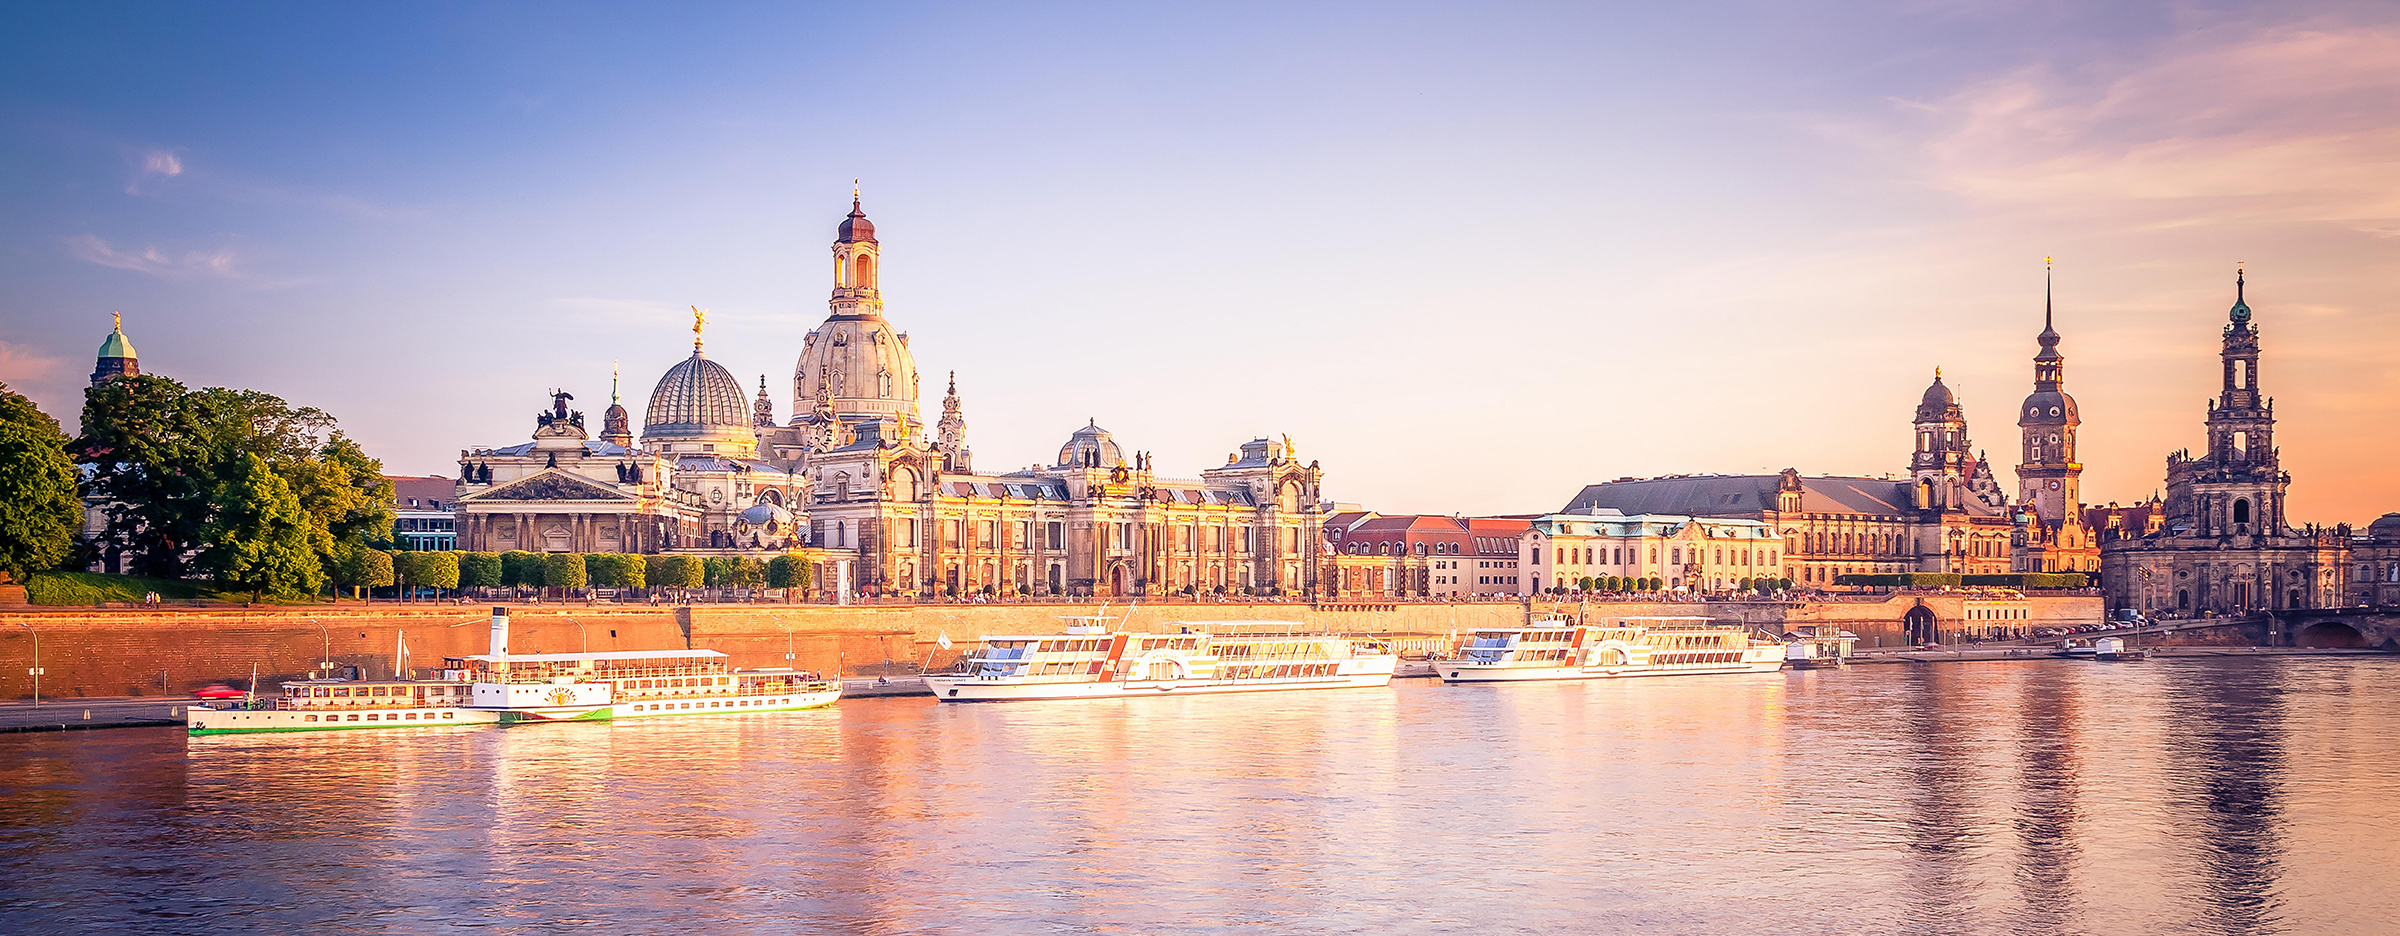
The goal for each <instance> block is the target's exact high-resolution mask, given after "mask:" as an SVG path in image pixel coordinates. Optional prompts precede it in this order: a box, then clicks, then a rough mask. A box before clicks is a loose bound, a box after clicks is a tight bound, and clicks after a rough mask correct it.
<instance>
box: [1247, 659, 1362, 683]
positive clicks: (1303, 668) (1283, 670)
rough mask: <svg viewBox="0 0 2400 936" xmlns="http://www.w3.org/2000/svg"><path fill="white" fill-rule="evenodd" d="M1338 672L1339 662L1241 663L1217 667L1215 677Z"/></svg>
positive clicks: (1336, 673)
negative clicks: (1276, 664)
mask: <svg viewBox="0 0 2400 936" xmlns="http://www.w3.org/2000/svg"><path fill="white" fill-rule="evenodd" d="M1340 672H1341V664H1339V663H1293V664H1286V665H1283V666H1257V665H1251V664H1243V665H1240V666H1220V667H1217V678H1218V679H1219V680H1225V681H1239V680H1244V679H1293V678H1298V677H1304V676H1336V675H1340Z"/></svg>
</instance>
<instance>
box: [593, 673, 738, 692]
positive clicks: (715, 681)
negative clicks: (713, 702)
mask: <svg viewBox="0 0 2400 936" xmlns="http://www.w3.org/2000/svg"><path fill="white" fill-rule="evenodd" d="M618 685H620V686H623V687H624V688H627V689H698V688H703V687H710V686H730V685H733V677H730V676H713V677H712V676H692V677H685V678H682V679H628V680H624V681H622V682H620V683H618Z"/></svg>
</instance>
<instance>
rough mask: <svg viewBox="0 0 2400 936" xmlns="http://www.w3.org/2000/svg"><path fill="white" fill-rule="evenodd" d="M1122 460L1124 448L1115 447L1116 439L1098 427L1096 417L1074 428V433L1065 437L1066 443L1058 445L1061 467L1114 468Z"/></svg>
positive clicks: (1121, 462)
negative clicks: (1088, 466) (1086, 423)
mask: <svg viewBox="0 0 2400 936" xmlns="http://www.w3.org/2000/svg"><path fill="white" fill-rule="evenodd" d="M1124 462H1125V450H1124V449H1121V448H1118V447H1117V442H1116V439H1114V438H1112V437H1110V436H1109V434H1108V430H1106V429H1102V428H1100V421H1099V420H1097V419H1095V420H1092V423H1091V425H1088V426H1085V427H1083V428H1081V429H1077V430H1075V434H1074V435H1072V436H1068V437H1067V444H1065V445H1062V446H1059V447H1058V466H1059V467H1061V468H1066V467H1071V466H1076V465H1091V466H1096V467H1100V468H1114V467H1116V466H1118V465H1120V464H1123V463H1124Z"/></svg>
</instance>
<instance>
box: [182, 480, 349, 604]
mask: <svg viewBox="0 0 2400 936" xmlns="http://www.w3.org/2000/svg"><path fill="white" fill-rule="evenodd" d="M215 502H216V503H215V508H216V509H215V510H214V511H212V512H211V516H210V522H209V525H208V528H207V531H206V532H207V537H208V540H207V541H208V542H209V544H210V545H209V549H208V553H207V555H208V560H209V565H210V568H211V569H212V570H213V571H214V572H215V573H216V577H217V581H219V582H221V583H223V584H225V585H226V586H228V587H231V588H235V589H241V590H247V591H249V592H250V595H251V599H252V600H254V601H255V600H257V599H259V598H262V597H265V596H268V595H273V596H275V597H278V598H286V597H291V596H295V595H305V594H308V593H310V592H314V591H316V590H317V588H318V587H319V586H320V585H321V584H322V583H323V582H324V574H325V572H324V564H323V563H322V562H320V561H319V560H318V557H317V554H316V550H315V549H313V548H312V546H311V543H310V542H309V539H310V532H311V527H310V525H309V518H308V513H307V511H305V510H302V509H301V507H300V499H299V498H297V497H294V496H292V488H291V485H289V484H286V483H284V480H283V479H282V478H280V477H277V476H276V474H275V471H274V469H272V468H270V467H268V465H267V461H266V459H263V458H260V457H258V456H257V455H255V454H249V453H245V454H244V455H243V456H242V459H241V461H240V463H239V467H238V468H237V469H236V470H235V471H234V472H233V473H232V474H231V475H230V476H229V477H227V478H226V479H225V481H224V483H222V484H220V485H219V486H218V489H217V496H216V498H215Z"/></svg>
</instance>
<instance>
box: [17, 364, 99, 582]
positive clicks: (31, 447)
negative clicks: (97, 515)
mask: <svg viewBox="0 0 2400 936" xmlns="http://www.w3.org/2000/svg"><path fill="white" fill-rule="evenodd" d="M82 526H83V498H82V496H81V492H80V491H78V490H77V485H76V478H75V463H74V461H73V460H72V459H69V458H68V457H67V435H66V433H64V432H60V431H59V429H58V420H55V419H52V418H50V415H49V414H47V413H44V412H42V411H41V409H40V408H38V407H36V406H34V405H33V401H32V400H29V399H26V398H25V397H23V396H20V395H18V394H16V393H13V392H11V391H10V390H9V389H8V385H7V384H4V383H0V572H7V573H9V574H10V575H11V576H13V577H15V578H16V580H17V581H20V582H22V581H24V580H25V575H26V573H29V572H35V571H40V570H44V569H49V568H52V567H54V566H56V565H58V564H59V563H60V562H62V561H65V559H66V558H67V556H68V555H69V554H70V553H71V552H72V551H73V550H74V547H75V533H76V531H77V530H78V529H81V528H82Z"/></svg>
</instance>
